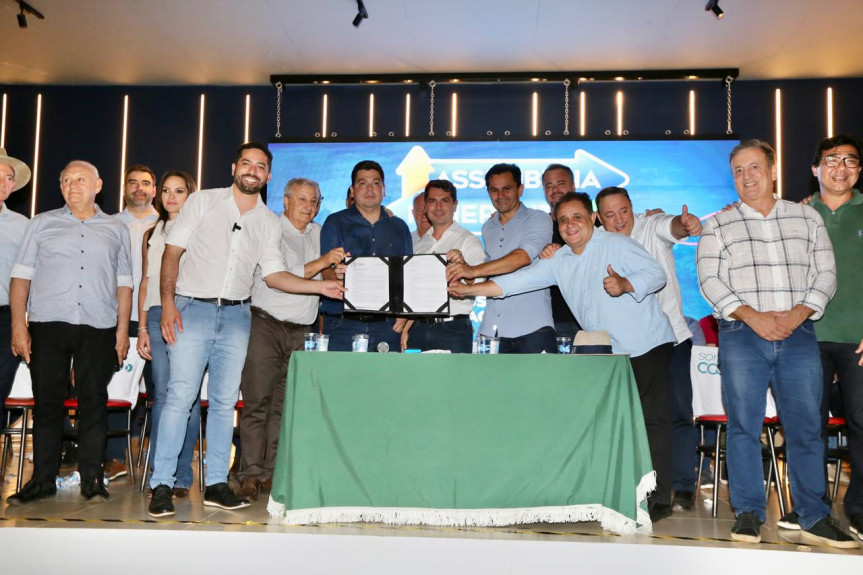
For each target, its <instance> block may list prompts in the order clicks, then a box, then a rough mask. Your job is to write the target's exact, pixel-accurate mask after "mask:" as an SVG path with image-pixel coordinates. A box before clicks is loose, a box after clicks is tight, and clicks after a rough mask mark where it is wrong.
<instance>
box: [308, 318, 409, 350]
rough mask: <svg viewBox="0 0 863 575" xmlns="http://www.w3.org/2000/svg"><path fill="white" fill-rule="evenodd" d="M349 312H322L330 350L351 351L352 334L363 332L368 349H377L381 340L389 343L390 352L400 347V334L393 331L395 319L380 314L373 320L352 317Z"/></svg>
mask: <svg viewBox="0 0 863 575" xmlns="http://www.w3.org/2000/svg"><path fill="white" fill-rule="evenodd" d="M353 317H355V316H352V315H351V314H347V315H328V314H324V333H325V334H327V335H328V336H330V346H329V350H330V351H351V350H352V349H353V339H354V335H356V334H359V333H365V334H367V335H368V336H369V351H373V352H374V351H377V350H378V344H379V343H380V342H382V341H385V342H387V345H389V346H390V347H389V351H390V353H398V352H400V351H401V349H402V334H400V333H396V332H394V331H393V324H394V323H395V319H393V318H391V317H385V316H380V319H377V318H374V320H373V321H364V320H358V319H353Z"/></svg>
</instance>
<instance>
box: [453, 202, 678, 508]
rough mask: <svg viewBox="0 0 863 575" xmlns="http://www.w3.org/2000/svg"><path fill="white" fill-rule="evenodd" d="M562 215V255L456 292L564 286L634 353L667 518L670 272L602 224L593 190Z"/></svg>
mask: <svg viewBox="0 0 863 575" xmlns="http://www.w3.org/2000/svg"><path fill="white" fill-rule="evenodd" d="M555 214H556V216H557V218H556V219H557V223H558V228H559V230H560V235H561V237H562V238H563V241H564V242H566V246H564V247H563V248H561V249H559V250H557V252H556V253H555V254H554V257H552V258H550V259H541V260H538V261H536V262H534V263H533V264H532V265H531V266H530V267H528V268H525V269H522V270H519V271H517V272H515V273H512V274H509V275H504V276H500V277H496V278H495V279H494V281H488V282H483V283H480V284H475V285H473V286H468V285H463V284H457V285H451V287H450V293H452V294H453V295H458V296H464V295H484V296H486V297H500V296H503V297H507V296H510V295H513V294H520V293H524V292H530V291H533V290H537V289H541V288H546V287H548V286H551V285H557V286H558V287H560V291H561V293H562V294H563V298H564V299H565V300H566V303H567V304H568V305H569V307H570V309H571V310H572V312H573V314H574V315H575V319H576V320H577V321H578V323H579V324H580V325H581V326H582V328H583V329H585V330H588V331H596V330H605V331H607V332H608V333H609V336H610V337H611V346H612V349H613V350H614V352H615V353H625V354H629V355H630V363H631V364H632V370H633V372H634V373H635V381H636V385H637V386H638V393H639V397H640V399H641V409H642V411H643V412H644V424H645V427H646V429H647V441H648V444H649V446H650V457H651V459H652V460H653V468H654V469H655V470H656V490H655V491H654V492H653V493H651V494H650V496H649V497H648V509H649V511H650V518H651V520H652V521H654V522H655V521H659V520H660V519H663V518H665V517H668V516H669V515H671V514H672V507H671V481H670V480H671V426H670V416H669V405H668V391H667V385H668V383H667V380H668V368H669V362H670V360H671V353H672V349H673V345H674V342H676V341H677V340H676V338H675V337H674V331H673V330H672V329H671V324H670V323H669V321H668V317H667V316H666V315H665V313H663V311H662V307H661V306H660V305H659V301H658V300H657V298H656V295H655V294H656V292H657V291H659V290H660V289H662V287H663V286H665V282H666V276H665V272H664V271H663V270H662V267H661V266H660V265H659V264H658V263H657V262H656V260H654V259H653V258H652V257H650V254H648V253H647V251H645V249H644V248H643V247H641V246H640V245H639V244H638V243H637V242H635V241H634V240H632V239H630V238H628V237H626V236H623V235H621V234H612V233H608V232H606V231H605V230H602V229H595V228H594V222H595V221H596V214H594V213H593V206H592V205H591V202H590V197H589V196H588V195H587V194H584V193H579V192H570V193H567V194H565V195H564V196H563V197H562V198H561V199H560V200H559V201H558V203H557V207H556V209H555Z"/></svg>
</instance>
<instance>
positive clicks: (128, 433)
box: [126, 406, 135, 489]
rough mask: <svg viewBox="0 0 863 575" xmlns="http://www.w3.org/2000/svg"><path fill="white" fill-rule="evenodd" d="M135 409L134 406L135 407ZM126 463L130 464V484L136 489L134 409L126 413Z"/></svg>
mask: <svg viewBox="0 0 863 575" xmlns="http://www.w3.org/2000/svg"><path fill="white" fill-rule="evenodd" d="M133 407H134V406H133ZM126 461H127V462H128V464H129V483H131V484H132V488H133V489H134V488H135V460H134V458H133V455H132V408H131V407H130V408H129V411H127V412H126Z"/></svg>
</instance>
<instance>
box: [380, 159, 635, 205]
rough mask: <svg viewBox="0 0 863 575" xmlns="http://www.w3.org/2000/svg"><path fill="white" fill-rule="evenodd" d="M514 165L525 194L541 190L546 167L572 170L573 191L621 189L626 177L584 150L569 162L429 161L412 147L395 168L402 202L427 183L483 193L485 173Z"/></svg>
mask: <svg viewBox="0 0 863 575" xmlns="http://www.w3.org/2000/svg"><path fill="white" fill-rule="evenodd" d="M504 162H505V163H515V164H517V165H518V166H519V168H521V172H522V180H523V182H522V183H523V184H524V187H525V189H526V190H529V189H542V172H543V170H545V168H546V167H547V166H548V165H549V164H563V165H565V166H569V167H570V168H571V169H572V172H573V176H574V177H575V187H576V188H577V189H579V190H582V191H586V192H591V191H593V192H598V191H599V190H601V189H602V188H607V187H609V186H619V187H623V186H626V185H627V184H628V183H629V175H628V174H627V173H626V172H624V171H623V170H620V169H618V168H616V167H614V166H613V165H611V164H609V163H608V162H606V161H605V160H602V159H601V158H598V157H596V156H594V155H593V154H591V153H589V152H586V151H584V150H576V151H575V152H574V153H573V156H572V157H571V158H471V159H464V158H431V157H429V155H428V154H427V153H426V151H425V150H424V149H423V147H422V146H414V147H413V148H411V149H410V151H409V152H408V153H407V154H406V155H405V157H404V159H403V160H402V161H401V163H400V164H399V166H398V168H396V174H398V175H399V176H401V179H402V190H401V197H402V198H412V197H413V196H414V195H415V194H417V193H418V192H420V191H421V190H422V189H423V188H425V185H426V184H427V183H428V182H429V180H438V179H440V180H449V181H450V182H452V183H453V184H454V185H455V187H456V188H459V189H485V173H486V172H487V171H488V169H489V167H491V166H492V165H493V164H499V163H504Z"/></svg>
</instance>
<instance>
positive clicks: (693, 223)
mask: <svg viewBox="0 0 863 575" xmlns="http://www.w3.org/2000/svg"><path fill="white" fill-rule="evenodd" d="M680 224H681V225H682V226H683V229H685V230H686V233H687V234H689V236H700V235H701V220H700V219H699V218H698V216H696V215H694V214H690V213H689V210H688V209H687V208H686V204H683V211H682V212H681V213H680Z"/></svg>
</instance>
